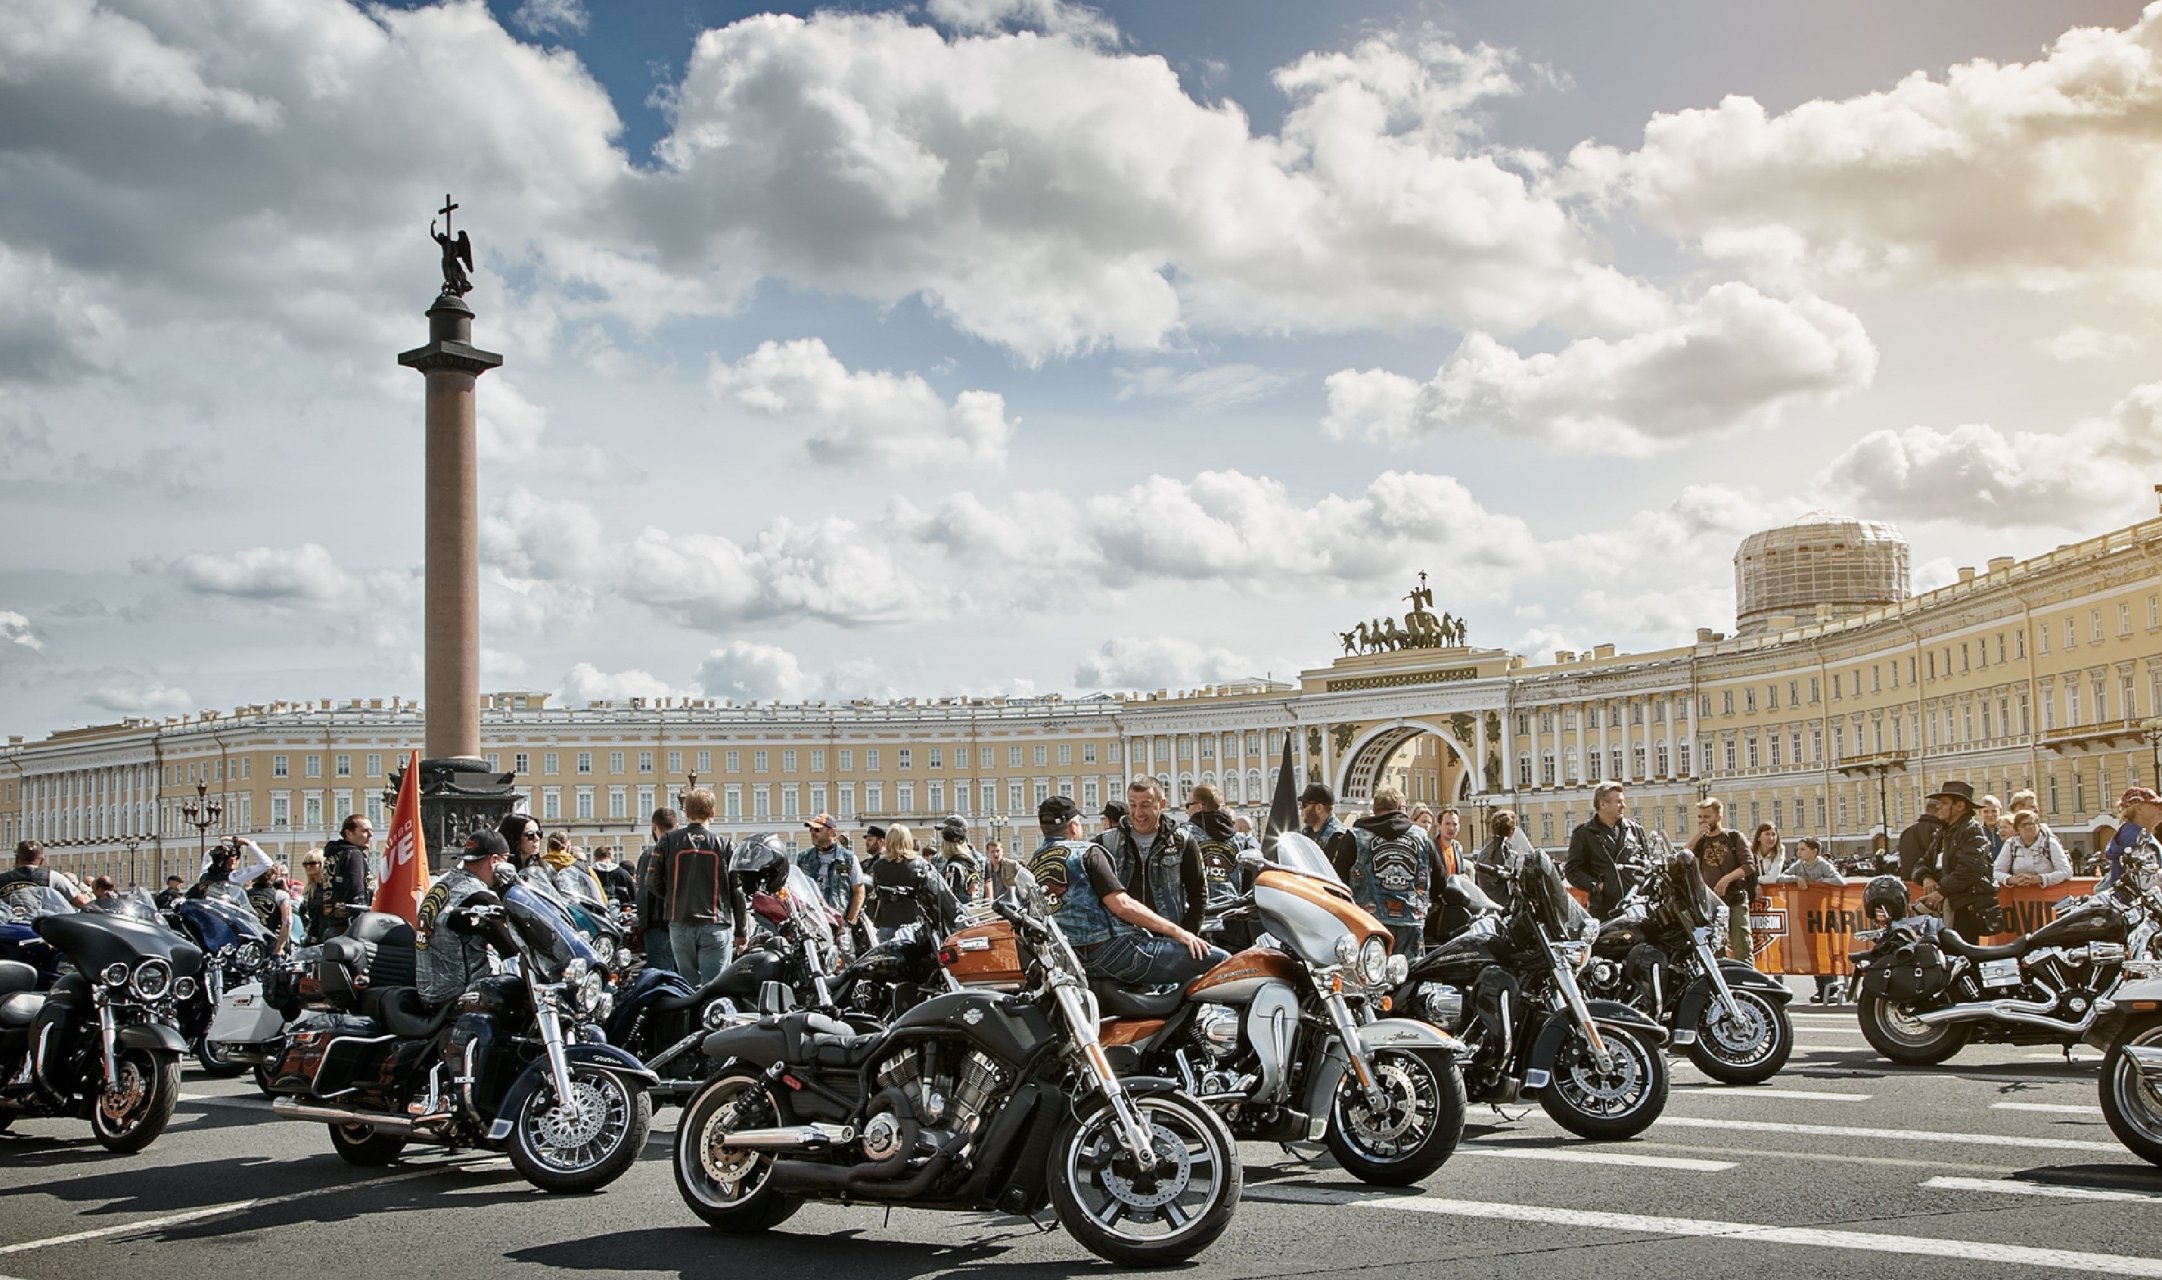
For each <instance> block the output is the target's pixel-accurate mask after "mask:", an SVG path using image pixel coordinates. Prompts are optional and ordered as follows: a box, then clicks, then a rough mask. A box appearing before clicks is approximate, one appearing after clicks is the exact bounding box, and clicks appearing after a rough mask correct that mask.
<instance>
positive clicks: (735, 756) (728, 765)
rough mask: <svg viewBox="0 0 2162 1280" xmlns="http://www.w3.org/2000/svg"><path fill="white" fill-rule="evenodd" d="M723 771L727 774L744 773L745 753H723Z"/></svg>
mask: <svg viewBox="0 0 2162 1280" xmlns="http://www.w3.org/2000/svg"><path fill="white" fill-rule="evenodd" d="M721 769H722V770H723V771H724V772H727V773H741V772H743V753H742V752H741V751H723V752H722V753H721Z"/></svg>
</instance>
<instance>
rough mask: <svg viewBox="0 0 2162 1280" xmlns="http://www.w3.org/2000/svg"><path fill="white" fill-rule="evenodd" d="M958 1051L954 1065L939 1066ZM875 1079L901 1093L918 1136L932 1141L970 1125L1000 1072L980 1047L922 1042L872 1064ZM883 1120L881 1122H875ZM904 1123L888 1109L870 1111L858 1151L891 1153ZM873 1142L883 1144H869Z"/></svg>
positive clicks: (935, 1143)
mask: <svg viewBox="0 0 2162 1280" xmlns="http://www.w3.org/2000/svg"><path fill="white" fill-rule="evenodd" d="M954 1054H959V1055H960V1065H959V1067H958V1068H957V1069H954V1070H950V1071H949V1070H944V1069H942V1067H941V1064H940V1062H939V1059H940V1058H941V1057H951V1056H952V1055H954ZM877 1079H878V1083H879V1084H880V1085H881V1086H882V1087H884V1088H887V1089H891V1090H893V1091H894V1092H896V1093H898V1094H900V1095H901V1096H902V1097H903V1098H905V1099H907V1101H908V1106H909V1109H910V1110H911V1111H913V1112H914V1113H915V1119H916V1120H917V1121H919V1122H920V1123H921V1124H922V1125H923V1126H924V1133H923V1141H924V1145H926V1146H928V1147H933V1148H935V1147H937V1146H938V1145H940V1144H941V1143H943V1142H944V1141H945V1139H947V1138H948V1137H951V1136H952V1135H953V1134H955V1133H962V1132H968V1131H972V1130H974V1129H975V1128H976V1126H977V1125H978V1124H980V1123H981V1122H982V1120H983V1113H984V1110H985V1108H987V1107H988V1106H989V1105H990V1104H991V1102H992V1101H993V1099H994V1098H995V1097H996V1096H997V1093H998V1090H999V1086H1000V1085H1001V1084H1003V1083H1004V1081H1005V1072H1003V1071H1002V1070H1000V1068H999V1065H998V1063H997V1062H996V1061H994V1060H993V1059H992V1058H991V1057H989V1056H988V1055H986V1054H985V1053H984V1052H983V1051H982V1050H980V1049H975V1048H970V1047H967V1046H965V1045H959V1044H951V1045H949V1044H941V1043H936V1042H933V1043H925V1044H920V1045H917V1046H915V1047H913V1048H910V1049H907V1050H904V1051H902V1052H901V1053H898V1054H895V1055H894V1056H893V1057H891V1058H888V1059H886V1061H885V1062H884V1063H883V1064H882V1065H881V1066H880V1067H879V1069H878V1077H877ZM881 1121H886V1122H887V1123H886V1124H885V1125H884V1126H883V1127H882V1126H881V1124H880V1122H881ZM903 1132H905V1126H902V1125H899V1124H898V1123H897V1122H895V1121H894V1120H892V1118H891V1113H881V1114H880V1115H878V1116H874V1117H873V1118H872V1119H871V1121H870V1123H868V1124H866V1125H865V1126H864V1131H863V1144H864V1153H865V1154H866V1155H869V1156H871V1157H872V1158H873V1159H883V1158H885V1157H886V1156H890V1155H892V1154H893V1151H894V1147H895V1145H896V1144H897V1143H898V1142H899V1141H900V1140H901V1135H902V1134H903ZM874 1142H876V1143H878V1144H880V1145H881V1146H882V1147H883V1148H884V1149H883V1150H874V1149H873V1144H874Z"/></svg>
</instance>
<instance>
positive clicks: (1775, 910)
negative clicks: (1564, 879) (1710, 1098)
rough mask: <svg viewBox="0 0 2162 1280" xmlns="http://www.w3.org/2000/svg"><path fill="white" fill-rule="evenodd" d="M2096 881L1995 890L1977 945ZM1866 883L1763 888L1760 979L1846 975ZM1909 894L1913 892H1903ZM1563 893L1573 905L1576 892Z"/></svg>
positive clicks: (2021, 926) (1758, 923)
mask: <svg viewBox="0 0 2162 1280" xmlns="http://www.w3.org/2000/svg"><path fill="white" fill-rule="evenodd" d="M2096 883H2097V881H2096V880H2094V879H2092V878H2088V879H2072V880H2066V881H2064V882H2063V883H2061V884H2053V885H2050V886H2048V887H2046V888H2045V887H2042V886H2040V885H2023V886H2021V887H2019V888H2016V889H2012V888H2005V889H1999V890H1997V902H1998V905H2000V906H2002V907H2003V908H2004V922H2005V932H2003V933H1997V934H1991V935H1990V936H1989V937H1987V938H1982V939H1979V941H1982V942H1985V943H1992V944H1994V943H2000V942H2010V941H2011V940H2012V939H2014V938H2017V937H2019V936H2020V935H2021V934H2026V933H2033V932H2034V931H2035V930H2037V929H2039V928H2041V927H2042V926H2043V925H2045V924H2048V923H2049V922H2050V921H2052V920H2054V919H2056V918H2057V904H2058V903H2059V902H2062V901H2063V900H2064V899H2066V898H2074V897H2085V896H2087V895H2088V894H2091V893H2093V892H2094V887H2095V884H2096ZM1867 884H1868V881H1866V880H1860V879H1856V880H1849V881H1848V882H1847V883H1846V884H1844V885H1840V886H1838V887H1836V888H1835V887H1829V886H1823V885H1806V886H1805V885H1792V884H1778V885H1768V886H1766V891H1765V893H1764V895H1763V896H1761V897H1759V898H1758V899H1757V901H1756V905H1755V907H1754V908H1753V909H1752V910H1751V911H1750V913H1749V924H1750V931H1751V933H1752V935H1753V936H1754V940H1755V943H1756V956H1755V957H1754V960H1755V963H1756V966H1757V968H1759V969H1761V970H1763V971H1764V972H1766V973H1790V974H1844V973H1848V972H1851V968H1850V966H1849V965H1848V963H1847V952H1848V950H1849V949H1850V948H1851V947H1852V945H1853V942H1854V934H1855V931H1856V930H1859V929H1869V928H1874V927H1875V926H1874V925H1871V924H1867V923H1864V922H1863V920H1862V890H1863V888H1864V886H1866V885H1867ZM1908 891H1909V893H1910V894H1911V893H1912V892H1913V886H1911V885H1910V886H1908ZM1569 893H1570V895H1571V896H1572V897H1574V898H1575V899H1576V900H1577V901H1578V902H1579V903H1582V902H1583V901H1584V894H1583V892H1582V891H1581V890H1578V889H1573V888H1572V889H1571V890H1569Z"/></svg>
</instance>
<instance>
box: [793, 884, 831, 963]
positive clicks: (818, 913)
mask: <svg viewBox="0 0 2162 1280" xmlns="http://www.w3.org/2000/svg"><path fill="white" fill-rule="evenodd" d="M786 897H787V900H788V905H789V912H790V915H791V916H792V917H793V918H794V920H795V921H796V923H797V924H798V925H801V926H802V927H804V928H806V929H809V930H810V931H811V935H812V936H813V937H815V938H817V939H818V940H819V941H820V942H823V943H824V944H826V945H827V946H829V947H830V946H832V945H833V915H832V913H831V912H830V911H828V910H827V909H826V896H825V895H824V894H822V893H820V892H819V891H818V886H817V885H815V884H812V883H811V877H809V876H807V875H805V874H804V873H803V868H801V867H795V866H792V867H790V868H789V869H788V892H787V894H786Z"/></svg>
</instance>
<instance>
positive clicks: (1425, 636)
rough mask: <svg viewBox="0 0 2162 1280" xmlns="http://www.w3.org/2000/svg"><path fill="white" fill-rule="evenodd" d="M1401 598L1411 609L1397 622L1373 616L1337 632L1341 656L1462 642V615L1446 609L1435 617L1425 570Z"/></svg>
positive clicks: (1431, 647) (1394, 651) (1393, 619)
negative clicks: (1341, 645) (1348, 628)
mask: <svg viewBox="0 0 2162 1280" xmlns="http://www.w3.org/2000/svg"><path fill="white" fill-rule="evenodd" d="M1402 599H1404V600H1407V601H1409V602H1410V603H1411V611H1410V612H1409V613H1406V614H1404V615H1403V621H1402V624H1401V625H1399V624H1398V621H1397V619H1395V618H1375V619H1373V620H1371V621H1368V622H1362V623H1359V624H1358V625H1357V626H1355V627H1353V628H1352V629H1351V630H1349V631H1339V632H1337V633H1336V638H1337V639H1338V640H1340V641H1342V642H1343V645H1344V653H1345V655H1346V656H1349V655H1352V654H1365V653H1396V652H1399V651H1401V650H1405V649H1440V648H1444V647H1447V646H1450V645H1461V644H1463V643H1464V632H1465V627H1464V620H1463V619H1462V618H1459V617H1456V616H1455V615H1453V614H1450V613H1446V612H1444V613H1443V614H1441V615H1440V616H1439V617H1436V616H1435V614H1434V591H1433V588H1431V587H1429V586H1427V585H1426V573H1425V571H1423V570H1422V571H1421V572H1420V574H1419V584H1418V585H1417V586H1415V587H1413V588H1412V589H1411V592H1410V594H1408V595H1405V596H1403V597H1402Z"/></svg>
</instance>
